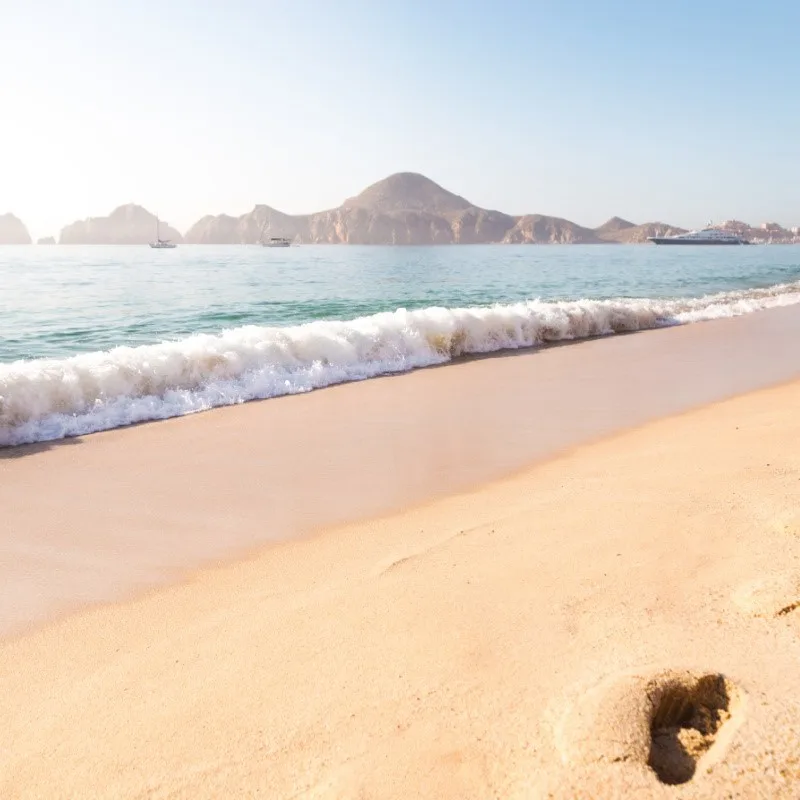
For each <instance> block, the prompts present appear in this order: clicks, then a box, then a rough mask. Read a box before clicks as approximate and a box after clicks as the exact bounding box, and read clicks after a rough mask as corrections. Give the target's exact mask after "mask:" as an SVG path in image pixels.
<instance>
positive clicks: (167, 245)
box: [150, 217, 178, 250]
mask: <svg viewBox="0 0 800 800" xmlns="http://www.w3.org/2000/svg"><path fill="white" fill-rule="evenodd" d="M160 225H161V223H160V222H159V219H158V217H156V240H155V241H154V242H150V247H152V248H154V249H156V250H172V248H173V247H177V246H178V245H176V244H175V243H174V242H171V241H170V240H169V239H162V238H161V237H160V236H159V233H160V231H159V228H160Z"/></svg>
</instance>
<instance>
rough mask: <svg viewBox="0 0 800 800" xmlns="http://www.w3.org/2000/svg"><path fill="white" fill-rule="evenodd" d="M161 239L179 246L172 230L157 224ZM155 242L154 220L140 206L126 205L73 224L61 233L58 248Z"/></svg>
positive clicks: (175, 232)
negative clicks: (61, 245) (107, 213)
mask: <svg viewBox="0 0 800 800" xmlns="http://www.w3.org/2000/svg"><path fill="white" fill-rule="evenodd" d="M158 235H160V237H161V238H162V239H170V240H171V241H173V242H182V241H183V237H182V236H181V235H180V233H179V232H178V231H176V230H175V229H174V228H170V227H169V225H167V224H165V223H164V222H162V223H161V226H160V231H159V234H158ZM155 238H156V216H155V215H154V214H151V213H150V212H149V211H147V210H146V209H144V208H142V207H141V206H137V205H134V204H133V203H128V204H127V205H124V206H120V207H119V208H117V209H115V210H114V211H112V212H111V213H110V214H109V215H108V216H107V217H91V218H89V219H85V220H81V221H79V222H73V223H72V224H71V225H67V226H66V227H65V228H62V230H61V237H60V239H59V241H60V243H61V244H146V243H147V242H152V241H154V240H155Z"/></svg>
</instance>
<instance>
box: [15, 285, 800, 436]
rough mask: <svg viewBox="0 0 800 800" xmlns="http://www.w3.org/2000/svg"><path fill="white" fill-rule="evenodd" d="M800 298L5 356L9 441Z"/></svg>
mask: <svg viewBox="0 0 800 800" xmlns="http://www.w3.org/2000/svg"><path fill="white" fill-rule="evenodd" d="M797 302H800V282H797V283H790V284H780V285H777V286H772V287H769V288H761V289H745V290H741V291H735V292H724V293H720V294H716V295H708V296H705V297H700V298H686V299H666V300H658V299H647V298H643V299H627V298H623V299H614V300H576V301H564V302H544V301H540V300H530V301H526V302H518V303H510V304H495V305H491V306H481V307H472V308H424V309H419V310H414V311H408V310H406V309H398V310H397V311H394V312H385V313H380V314H374V315H372V316H367V317H361V318H358V319H354V320H352V321H349V322H339V321H318V322H310V323H307V324H304V325H297V326H293V327H285V328H274V327H258V326H253V325H249V326H245V327H240V328H234V329H230V330H226V331H223V332H222V333H220V334H219V335H210V334H203V335H194V336H190V337H188V338H186V339H182V340H180V341H175V342H162V343H160V344H153V345H145V346H139V347H116V348H114V349H112V350H108V351H104V352H96V353H87V354H82V355H76V356H73V357H70V358H64V359H35V360H28V361H16V362H13V363H10V364H0V446H8V445H17V444H25V443H30V442H38V441H49V440H53V439H60V438H64V437H67V436H78V435H81V434H87V433H93V432H96V431H101V430H108V429H110V428H117V427H121V426H123V425H130V424H132V423H136V422H143V421H146V420H157V419H166V418H168V417H175V416H180V415H183V414H191V413H194V412H197V411H204V410H207V409H210V408H214V407H217V406H224V405H233V404H236V403H242V402H245V401H248V400H255V399H262V398H268V397H277V396H280V395H287V394H295V393H300V392H307V391H310V390H312V389H317V388H321V387H324V386H330V385H332V384H336V383H343V382H346V381H357V380H363V379H365V378H372V377H375V376H378V375H385V374H390V373H396V372H404V371H407V370H411V369H415V368H418V367H425V366H430V365H433V364H442V363H445V362H447V361H450V360H452V359H454V358H457V357H459V356H462V355H467V354H479V353H490V352H495V351H499V350H515V349H520V348H526V347H535V346H537V345H540V344H544V343H547V342H556V341H564V340H571V339H582V338H587V337H591V336H601V335H608V334H614V333H622V332H628V331H638V330H643V329H647V328H657V327H662V326H666V325H678V324H683V323H687V322H697V321H701V320H708V319H715V318H719V317H730V316H739V315H741V314H748V313H751V312H753V311H758V310H761V309H766V308H771V307H775V306H781V305H791V304H793V303H797Z"/></svg>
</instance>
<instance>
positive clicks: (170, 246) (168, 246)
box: [150, 242, 178, 250]
mask: <svg viewBox="0 0 800 800" xmlns="http://www.w3.org/2000/svg"><path fill="white" fill-rule="evenodd" d="M177 246H178V245H176V244H154V243H152V242H151V243H150V247H152V248H153V250H174V249H175V248H176V247H177Z"/></svg>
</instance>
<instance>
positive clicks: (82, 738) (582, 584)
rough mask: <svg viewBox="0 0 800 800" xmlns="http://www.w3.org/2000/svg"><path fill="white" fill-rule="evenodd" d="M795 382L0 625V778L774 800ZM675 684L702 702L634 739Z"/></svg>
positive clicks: (144, 789)
mask: <svg viewBox="0 0 800 800" xmlns="http://www.w3.org/2000/svg"><path fill="white" fill-rule="evenodd" d="M632 338H636V337H632ZM798 402H800V381H799V380H795V381H793V382H791V383H789V384H785V385H782V386H779V387H776V388H770V389H766V390H761V391H757V392H753V393H748V394H745V395H742V396H738V397H736V398H734V399H729V400H726V401H724V402H720V403H715V404H712V405H708V406H705V407H703V408H700V409H694V410H692V411H689V412H687V413H683V414H681V415H679V416H673V417H670V418H666V419H660V420H658V421H654V422H649V423H647V424H644V425H642V426H641V427H638V428H636V429H628V430H624V431H621V432H618V433H616V434H613V435H611V436H609V437H606V438H604V439H603V440H601V441H597V442H594V443H592V444H587V445H580V446H578V447H577V448H575V449H573V450H571V451H569V452H565V453H562V454H561V455H559V456H557V457H554V458H550V459H549V460H547V461H543V462H541V463H539V464H537V465H534V466H529V467H526V468H524V469H523V470H522V471H521V472H519V473H518V474H517V475H515V476H513V477H510V478H504V479H500V480H497V481H494V482H492V483H489V484H483V485H481V486H478V488H472V489H467V490H464V491H461V492H459V493H454V494H450V495H448V496H446V497H440V498H438V499H434V500H432V501H428V502H424V503H422V504H420V505H417V506H414V507H413V508H407V509H405V510H402V511H400V512H398V513H396V514H388V515H384V516H382V517H379V518H373V519H369V520H366V521H362V522H355V523H345V524H343V525H339V526H335V527H330V528H327V529H325V530H323V532H322V533H321V534H320V535H318V536H314V537H312V538H303V539H295V540H292V541H288V542H286V543H284V544H283V545H281V546H280V547H276V548H269V549H265V550H262V551H261V552H260V553H256V554H255V555H254V556H253V557H251V558H249V559H247V560H239V561H235V562H232V563H228V564H225V565H221V566H218V567H214V568H212V569H209V568H204V569H201V570H199V571H196V572H195V573H194V575H193V577H192V578H191V579H190V580H186V581H183V582H181V583H178V584H175V585H171V586H165V587H161V588H159V589H158V590H156V591H152V592H149V593H147V594H146V595H144V596H141V597H138V598H136V599H132V600H128V601H125V602H121V603H116V604H111V605H104V606H100V607H96V608H93V609H90V610H86V611H83V612H81V613H79V614H74V615H71V616H69V617H67V618H65V619H63V620H60V621H58V622H55V623H51V624H49V625H47V626H45V627H43V628H39V629H38V630H36V631H33V632H31V633H28V634H26V635H24V636H20V637H18V638H15V639H12V640H6V641H2V642H0V681H2V683H3V685H4V688H5V691H4V693H3V696H2V699H0V715H2V718H3V720H4V723H5V724H4V726H3V728H2V729H0V752H2V753H3V754H4V756H3V758H2V759H0V793H3V794H4V796H5V795H7V796H10V797H20V798H23V797H38V796H48V797H52V796H67V795H69V796H100V795H102V796H104V797H109V798H111V797H119V798H123V797H124V798H132V797H142V796H160V797H193V798H205V797H208V798H211V797H222V796H227V797H232V796H242V795H244V794H251V795H254V796H281V797H284V796H295V795H302V796H313V797H326V798H327V797H343V796H344V797H355V796H363V797H386V798H395V797H396V798H401V797H408V796H415V797H426V798H427V797H430V798H434V797H436V798H440V797H453V798H463V797H475V796H480V797H485V796H501V797H508V798H520V799H521V798H523V797H535V798H539V797H541V798H544V797H550V798H559V800H560V799H561V798H563V800H567V798H574V797H593V798H603V797H619V796H636V797H642V798H669V797H673V796H675V793H676V791H677V792H678V793H679V796H681V797H686V798H714V797H720V796H734V797H750V796H760V794H765V795H769V796H770V797H776V798H790V797H793V796H795V795H796V789H797V786H798V783H800V745H799V744H798V742H800V737H798V733H799V732H800V731H799V730H798V722H797V720H798V718H800V679H798V677H797V671H796V669H795V666H796V664H797V663H798V659H799V658H800V623H799V622H798V619H800V618H798V617H797V614H798V613H800V612H798V611H797V609H798V608H800V600H799V598H800V513H798V507H800V506H799V505H798V499H800V484H798V478H800V456H798V453H797V452H796V448H794V447H793V445H792V443H793V442H794V441H796V440H797V437H798V436H800V421H798V419H797V415H796V414H795V413H794V409H795V408H796V407H797V403H798ZM182 511H183V513H190V509H188V508H183V509H182ZM709 686H711V687H717V688H716V689H715V690H714V692H712V693H711V694H709V693H708V691H707V689H704V688H703V687H709ZM670 692H672V693H673V694H672V695H671V694H670ZM680 692H686V693H687V694H688V696H690V697H693V698H695V699H694V700H692V701H691V702H694V703H697V704H698V705H699V707H701V708H703V709H707V710H710V712H713V714H712V717H713V719H715V720H717V721H716V722H714V723H713V725H712V726H711V727H710V728H709V729H708V730H707V731H706V733H705V734H703V737H702V738H701V739H699V740H698V739H696V737H695V739H691V736H690V738H689V739H685V740H681V739H680V736H682V735H684V734H686V735H690V734H691V735H694V734H692V731H693V730H694V729H691V728H681V729H680V730H681V731H683V733H679V736H678V740H680V741H687V742H689V743H690V745H687V747H689V748H690V749H689V751H688V752H689V753H690V757H689V758H688V760H687V759H686V758H683V757H682V758H679V759H678V760H677V761H676V755H677V754H678V753H679V751H678V750H677V749H675V748H676V747H677V745H675V746H673V744H671V743H670V742H672V741H673V740H672V739H668V738H664V737H667V736H668V735H669V736H672V734H667V733H665V734H663V735H662V734H659V736H662V739H659V741H660V742H661V744H660V745H659V747H660V748H661V749H660V750H658V753H660V755H659V756H658V757H657V758H655V757H654V756H653V748H654V746H655V745H654V744H653V741H655V740H653V741H651V733H650V724H649V716H648V715H649V714H651V713H654V714H661V715H664V714H668V711H669V708H670V707H671V705H670V704H672V705H674V704H675V702H676V699H675V698H677V697H679V695H680ZM704 692H705V694H704ZM676 693H677V694H676ZM659 697H663V698H665V699H664V700H663V701H662V700H659ZM670 697H672V698H673V699H672V700H670ZM648 703H652V704H654V705H653V708H652V709H651V708H650V706H649V705H648ZM704 704H705V705H704ZM658 709H661V710H660V711H659V710H658ZM714 715H716V716H714ZM659 730H660V729H659ZM665 730H667V729H665ZM691 742H694V744H691ZM648 764H649V766H648ZM659 776H661V777H659ZM672 783H678V784H680V785H679V786H674V785H670V784H672Z"/></svg>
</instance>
